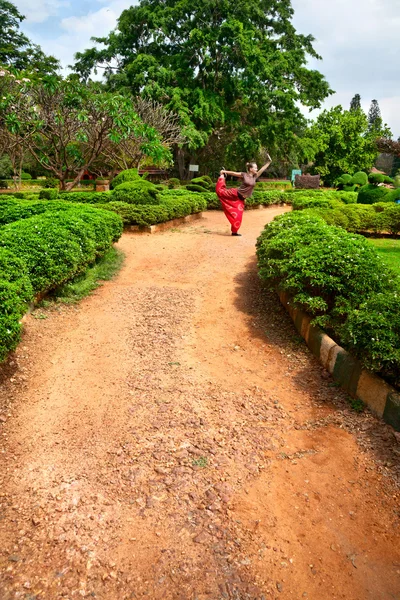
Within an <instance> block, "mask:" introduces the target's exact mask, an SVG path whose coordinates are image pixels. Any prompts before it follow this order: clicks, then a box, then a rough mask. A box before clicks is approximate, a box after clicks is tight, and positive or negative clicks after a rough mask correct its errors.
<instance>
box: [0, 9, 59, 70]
mask: <svg viewBox="0 0 400 600" xmlns="http://www.w3.org/2000/svg"><path fill="white" fill-rule="evenodd" d="M24 19H25V17H24V16H23V15H22V14H21V13H20V12H19V10H18V9H17V7H16V6H15V5H14V4H12V3H11V2H8V0H0V65H3V66H7V67H13V68H15V69H17V70H18V71H24V70H29V71H30V72H36V73H38V74H41V75H45V74H50V73H55V72H56V71H57V70H58V69H59V67H60V65H59V62H58V60H57V59H56V58H54V56H47V55H45V54H44V52H43V51H42V49H41V48H40V46H38V45H37V44H33V43H32V42H31V41H30V40H29V38H27V37H26V35H25V34H23V33H22V32H21V31H20V29H19V26H20V23H21V22H22V21H23V20H24Z"/></svg>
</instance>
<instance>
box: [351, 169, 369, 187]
mask: <svg viewBox="0 0 400 600" xmlns="http://www.w3.org/2000/svg"><path fill="white" fill-rule="evenodd" d="M351 183H352V184H353V185H359V186H363V185H367V183H368V175H367V174H366V173H364V171H357V173H354V175H353V177H352V178H351Z"/></svg>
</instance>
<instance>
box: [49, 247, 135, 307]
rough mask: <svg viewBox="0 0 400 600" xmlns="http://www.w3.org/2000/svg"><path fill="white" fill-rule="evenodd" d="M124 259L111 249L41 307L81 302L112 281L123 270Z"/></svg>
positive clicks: (114, 249)
mask: <svg viewBox="0 0 400 600" xmlns="http://www.w3.org/2000/svg"><path fill="white" fill-rule="evenodd" d="M124 258H125V257H124V254H123V253H122V252H121V251H120V250H117V249H116V248H114V247H112V248H110V249H109V250H108V251H107V252H106V253H105V254H104V256H102V258H100V259H99V260H98V261H96V262H95V263H94V265H92V266H90V267H89V268H88V269H87V270H86V271H85V272H84V273H82V274H81V275H78V276H77V277H75V278H74V279H71V281H68V282H67V283H65V284H64V285H62V286H61V287H59V288H58V289H57V290H55V291H53V292H52V293H51V294H50V295H49V296H48V297H47V298H46V299H45V300H44V301H43V302H42V303H41V305H42V306H49V305H50V304H51V303H53V302H57V303H60V302H61V303H64V304H74V303H76V302H79V301H80V300H82V298H85V297H86V296H89V295H90V294H91V293H92V292H93V291H94V290H95V289H96V288H98V287H99V286H100V285H101V282H102V281H108V280H110V279H112V278H113V277H114V275H116V273H118V271H119V270H120V269H121V267H122V263H123V262H124Z"/></svg>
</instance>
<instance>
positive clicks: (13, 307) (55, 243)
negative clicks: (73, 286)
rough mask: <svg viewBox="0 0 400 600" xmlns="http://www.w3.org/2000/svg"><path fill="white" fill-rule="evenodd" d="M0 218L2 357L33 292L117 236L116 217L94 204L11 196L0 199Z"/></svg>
mask: <svg viewBox="0 0 400 600" xmlns="http://www.w3.org/2000/svg"><path fill="white" fill-rule="evenodd" d="M6 203H7V204H8V206H5V204H6ZM18 205H19V206H18ZM57 205H59V206H57ZM43 209H45V212H43ZM33 213H36V214H33ZM39 213H41V214H39ZM32 214H33V216H32ZM0 218H1V223H2V225H3V226H2V227H0V360H4V359H5V358H6V356H7V354H8V352H10V351H11V350H13V349H15V347H16V346H17V344H18V341H19V339H20V333H21V326H20V319H21V317H22V315H23V314H24V312H25V311H26V308H27V305H28V304H29V302H31V301H33V299H34V295H35V294H38V293H41V292H45V291H47V290H49V289H52V288H54V287H56V286H58V285H60V284H61V283H63V282H64V281H67V280H68V279H71V277H73V276H75V275H76V274H78V273H80V272H82V271H83V270H84V269H85V268H86V267H87V265H88V264H90V263H92V262H94V261H95V260H96V258H97V257H99V256H101V255H103V254H104V252H106V250H108V248H109V247H110V245H111V244H112V243H113V242H114V241H117V240H118V239H119V237H120V235H121V233H122V220H121V218H120V217H119V216H118V215H116V214H112V213H110V212H106V211H99V210H97V208H94V207H93V208H92V207H87V206H72V205H70V204H65V203H59V202H47V201H42V202H32V203H28V202H25V201H20V202H18V201H17V200H15V199H7V201H6V202H5V201H4V200H2V202H1V204H0ZM12 219H13V222H10V221H11V220H12ZM4 222H8V224H7V225H4Z"/></svg>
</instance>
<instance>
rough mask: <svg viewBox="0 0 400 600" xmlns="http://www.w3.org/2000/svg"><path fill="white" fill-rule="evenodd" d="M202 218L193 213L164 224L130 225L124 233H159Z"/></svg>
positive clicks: (200, 214)
mask: <svg viewBox="0 0 400 600" xmlns="http://www.w3.org/2000/svg"><path fill="white" fill-rule="evenodd" d="M202 218H203V213H202V212H199V213H194V214H192V215H186V217H179V219H172V220H171V221H165V223H157V225H131V226H130V227H127V228H126V229H125V231H132V232H133V233H157V232H159V231H165V230H166V229H171V227H177V226H178V225H182V224H184V223H190V222H191V221H198V220H199V219H202Z"/></svg>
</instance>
